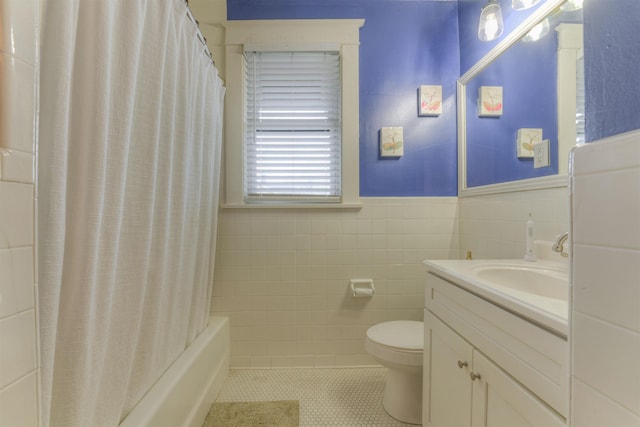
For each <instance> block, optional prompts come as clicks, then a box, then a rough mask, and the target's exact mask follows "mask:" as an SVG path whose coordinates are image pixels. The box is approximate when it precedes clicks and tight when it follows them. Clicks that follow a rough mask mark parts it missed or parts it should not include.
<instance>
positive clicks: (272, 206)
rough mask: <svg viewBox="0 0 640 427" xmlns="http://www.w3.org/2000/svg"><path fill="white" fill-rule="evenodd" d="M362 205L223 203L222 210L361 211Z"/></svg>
mask: <svg viewBox="0 0 640 427" xmlns="http://www.w3.org/2000/svg"><path fill="white" fill-rule="evenodd" d="M362 206H363V205H362V203H359V202H358V203H298V204H295V203H270V204H266V203H264V204H260V203H232V204H229V203H223V204H221V205H220V207H221V208H222V209H345V210H348V209H351V210H360V209H362Z"/></svg>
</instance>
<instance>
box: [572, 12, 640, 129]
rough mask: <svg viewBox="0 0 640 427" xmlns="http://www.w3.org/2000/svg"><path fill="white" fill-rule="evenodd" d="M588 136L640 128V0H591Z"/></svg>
mask: <svg viewBox="0 0 640 427" xmlns="http://www.w3.org/2000/svg"><path fill="white" fill-rule="evenodd" d="M584 22H585V27H584V35H585V40H584V47H585V54H584V61H585V88H586V99H585V113H586V117H585V121H586V137H587V141H597V140H599V139H601V138H605V137H608V136H612V135H616V134H619V133H623V132H627V131H631V130H635V129H640V31H638V25H639V23H640V1H639V0H615V1H614V0H599V1H595V0H585V5H584Z"/></svg>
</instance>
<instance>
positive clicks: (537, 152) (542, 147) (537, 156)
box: [533, 139, 549, 168]
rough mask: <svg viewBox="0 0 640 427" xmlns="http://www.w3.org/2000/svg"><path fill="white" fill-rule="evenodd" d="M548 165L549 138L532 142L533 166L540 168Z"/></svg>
mask: <svg viewBox="0 0 640 427" xmlns="http://www.w3.org/2000/svg"><path fill="white" fill-rule="evenodd" d="M545 166H549V140H548V139H545V140H543V141H540V142H537V143H535V144H533V167H534V168H542V167H545Z"/></svg>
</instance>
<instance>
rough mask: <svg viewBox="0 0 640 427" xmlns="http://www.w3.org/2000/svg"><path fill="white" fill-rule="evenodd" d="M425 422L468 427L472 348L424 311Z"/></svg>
mask: <svg viewBox="0 0 640 427" xmlns="http://www.w3.org/2000/svg"><path fill="white" fill-rule="evenodd" d="M424 320H425V325H424V331H425V340H424V345H425V348H424V355H425V356H424V357H425V360H424V362H425V363H424V367H423V372H424V380H423V394H422V396H423V406H422V418H423V420H422V423H423V424H424V425H425V426H431V427H469V426H470V425H471V388H472V383H471V380H470V379H469V372H470V367H471V358H472V356H473V350H472V347H471V346H470V345H469V343H467V342H466V341H464V340H463V339H462V338H461V337H460V336H459V335H458V334H456V333H455V332H454V331H453V330H452V329H450V328H449V327H448V326H446V325H445V324H444V323H442V322H441V321H440V320H439V319H437V318H436V317H434V316H433V315H432V314H431V313H430V312H429V311H427V310H425V316H424Z"/></svg>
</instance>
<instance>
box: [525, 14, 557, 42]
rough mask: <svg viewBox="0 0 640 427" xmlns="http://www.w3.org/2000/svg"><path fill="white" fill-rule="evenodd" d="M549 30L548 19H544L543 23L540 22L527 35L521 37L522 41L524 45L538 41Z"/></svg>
mask: <svg viewBox="0 0 640 427" xmlns="http://www.w3.org/2000/svg"><path fill="white" fill-rule="evenodd" d="M550 29H551V25H549V19H547V18H545V19H544V21H541V22H540V23H539V24H538V25H536V26H535V27H533V28H532V29H531V30H530V31H529V32H528V33H527V34H525V35H524V37H522V41H523V42H525V43H531V42H535V41H537V40H540V39H541V38H543V37H544V36H546V35H547V34H549V30H550Z"/></svg>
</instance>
